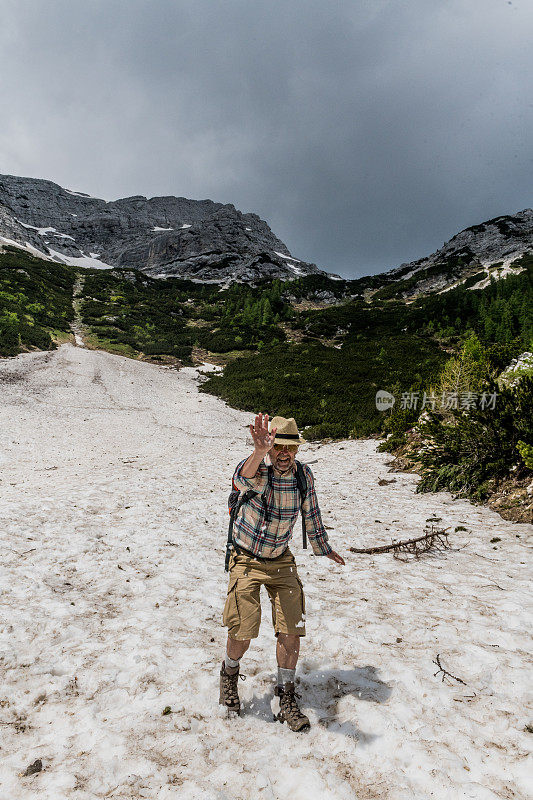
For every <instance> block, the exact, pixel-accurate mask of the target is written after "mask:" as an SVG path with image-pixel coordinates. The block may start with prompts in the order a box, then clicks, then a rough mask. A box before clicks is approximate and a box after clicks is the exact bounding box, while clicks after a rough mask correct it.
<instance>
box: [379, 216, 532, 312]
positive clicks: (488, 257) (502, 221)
mask: <svg viewBox="0 0 533 800" xmlns="http://www.w3.org/2000/svg"><path fill="white" fill-rule="evenodd" d="M531 254H533V210H532V209H531V208H526V209H524V210H523V211H519V212H518V213H516V214H513V215H505V216H501V217H495V218H494V219H489V220H487V221H486V222H482V223H480V224H479V225H472V226H471V227H469V228H465V229H464V230H463V231H461V232H460V233H457V234H456V235H455V236H453V237H452V238H451V239H450V240H449V241H448V242H446V243H445V244H444V245H443V247H441V248H440V249H439V250H437V251H435V252H434V253H432V254H431V255H430V256H427V257H425V258H420V259H418V260H417V261H412V262H410V263H406V264H401V265H400V266H399V267H396V268H395V269H392V270H390V271H389V272H385V273H383V275H382V277H383V286H390V284H391V283H394V282H398V298H400V297H403V298H404V299H407V298H410V299H414V298H415V297H417V296H419V295H421V294H428V293H430V292H445V291H448V290H449V289H452V288H453V287H455V286H459V285H460V284H461V283H464V282H465V281H466V280H468V278H473V277H474V276H476V275H477V278H478V280H476V281H475V282H473V283H472V285H469V286H468V287H467V288H469V289H481V288H483V287H484V286H486V285H487V284H488V282H489V280H490V277H491V276H492V277H494V279H496V280H498V279H499V278H503V277H505V276H506V275H508V274H511V273H513V272H521V271H522V270H523V269H524V267H523V266H521V263H520V261H521V259H522V258H523V256H527V255H531ZM378 291H379V290H378Z"/></svg>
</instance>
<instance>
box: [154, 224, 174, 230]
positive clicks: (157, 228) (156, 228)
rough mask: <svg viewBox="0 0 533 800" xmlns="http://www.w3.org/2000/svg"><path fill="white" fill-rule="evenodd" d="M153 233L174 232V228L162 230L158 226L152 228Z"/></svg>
mask: <svg viewBox="0 0 533 800" xmlns="http://www.w3.org/2000/svg"><path fill="white" fill-rule="evenodd" d="M152 230H153V231H173V230H174V228H160V227H159V226H158V225H156V226H155V228H152Z"/></svg>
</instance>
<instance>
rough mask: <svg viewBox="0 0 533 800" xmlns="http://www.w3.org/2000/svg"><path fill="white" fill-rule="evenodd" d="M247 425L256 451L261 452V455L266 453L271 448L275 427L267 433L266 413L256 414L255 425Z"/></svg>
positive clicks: (274, 436)
mask: <svg viewBox="0 0 533 800" xmlns="http://www.w3.org/2000/svg"><path fill="white" fill-rule="evenodd" d="M249 427H250V433H251V434H252V439H253V440H254V448H255V451H256V453H261V455H263V456H264V455H266V454H267V453H268V451H269V450H271V449H272V445H273V444H274V439H275V438H276V431H277V428H272V431H271V432H270V433H269V431H268V414H264V415H263V414H261V413H259V414H257V416H256V418H255V425H250V426H249Z"/></svg>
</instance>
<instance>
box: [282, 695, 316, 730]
mask: <svg viewBox="0 0 533 800" xmlns="http://www.w3.org/2000/svg"><path fill="white" fill-rule="evenodd" d="M274 694H275V695H277V697H279V714H278V715H277V717H276V719H278V720H279V721H280V722H281V723H283V722H286V723H287V725H288V726H289V728H290V729H291V731H308V730H309V728H310V727H311V723H310V722H309V717H306V716H305V714H302V712H301V711H300V707H299V705H298V700H297V699H296V698H301V695H299V694H298V693H297V692H296V690H295V688H294V683H286V684H285V687H283V686H276V687H275V689H274Z"/></svg>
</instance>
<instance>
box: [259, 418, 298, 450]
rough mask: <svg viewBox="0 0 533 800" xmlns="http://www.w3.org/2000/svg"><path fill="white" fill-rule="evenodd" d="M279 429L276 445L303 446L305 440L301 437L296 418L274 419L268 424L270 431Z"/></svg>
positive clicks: (275, 439) (275, 440)
mask: <svg viewBox="0 0 533 800" xmlns="http://www.w3.org/2000/svg"><path fill="white" fill-rule="evenodd" d="M273 428H277V430H276V436H275V438H274V444H301V443H305V441H306V440H305V439H304V438H303V437H302V436H300V434H299V432H298V426H297V424H296V420H295V419H294V417H289V419H286V418H285V417H272V419H271V420H270V421H269V423H268V430H269V431H272V429H273Z"/></svg>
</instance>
